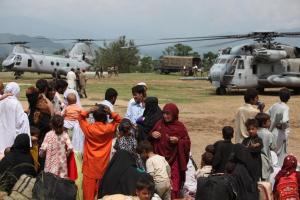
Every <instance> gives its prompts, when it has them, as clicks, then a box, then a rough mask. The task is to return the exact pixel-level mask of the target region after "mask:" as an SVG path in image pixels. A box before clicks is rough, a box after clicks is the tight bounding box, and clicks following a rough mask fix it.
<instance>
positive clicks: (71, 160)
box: [68, 151, 78, 181]
mask: <svg viewBox="0 0 300 200" xmlns="http://www.w3.org/2000/svg"><path fill="white" fill-rule="evenodd" d="M68 176H69V179H70V180H72V181H75V180H76V179H77V177H78V174H77V165H76V161H75V156H74V152H73V151H72V152H71V153H70V155H69V157H68Z"/></svg>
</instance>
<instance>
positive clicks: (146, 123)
mask: <svg viewBox="0 0 300 200" xmlns="http://www.w3.org/2000/svg"><path fill="white" fill-rule="evenodd" d="M142 118H143V120H142V121H141V122H140V123H138V137H137V140H138V141H139V142H140V141H143V140H146V139H148V135H149V132H150V131H151V130H152V129H153V127H154V125H155V124H156V122H157V121H159V120H160V119H161V118H162V111H161V109H160V107H159V106H158V99H157V98H156V97H147V98H146V100H145V111H144V114H143V117H142Z"/></svg>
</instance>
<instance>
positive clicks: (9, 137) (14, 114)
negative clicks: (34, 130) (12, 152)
mask: <svg viewBox="0 0 300 200" xmlns="http://www.w3.org/2000/svg"><path fill="white" fill-rule="evenodd" d="M8 93H10V94H12V96H8V97H6V98H5V99H3V100H1V101H0V154H3V153H4V150H5V149H6V148H7V147H11V146H12V145H13V143H14V140H15V138H16V136H17V135H19V134H21V133H27V134H28V135H29V137H30V126H29V120H28V116H27V115H26V113H25V112H24V110H23V107H22V104H21V103H20V101H19V100H18V97H19V94H20V87H19V85H18V84H17V83H15V82H11V83H8V84H7V85H6V87H5V90H4V94H8Z"/></svg>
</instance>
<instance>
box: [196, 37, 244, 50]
mask: <svg viewBox="0 0 300 200" xmlns="http://www.w3.org/2000/svg"><path fill="white" fill-rule="evenodd" d="M245 40H249V39H248V38H242V39H236V40H231V41H226V42H219V43H214V44H208V45H203V46H199V47H198V48H203V47H216V46H222V45H226V44H231V43H235V42H241V41H245Z"/></svg>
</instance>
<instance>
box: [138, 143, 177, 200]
mask: <svg viewBox="0 0 300 200" xmlns="http://www.w3.org/2000/svg"><path fill="white" fill-rule="evenodd" d="M138 150H139V153H140V154H141V157H142V158H143V159H144V160H146V169H147V172H148V173H149V174H150V175H151V176H152V177H153V179H154V182H155V189H156V191H157V194H158V195H159V196H160V197H161V198H162V199H163V200H170V199H171V184H170V178H171V169H170V166H169V164H168V162H167V161H166V159H165V158H164V157H162V156H160V155H158V154H155V153H153V147H152V145H151V144H150V142H148V141H147V140H145V141H142V142H141V143H140V144H139V147H138Z"/></svg>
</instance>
